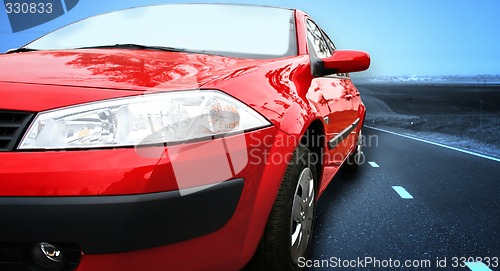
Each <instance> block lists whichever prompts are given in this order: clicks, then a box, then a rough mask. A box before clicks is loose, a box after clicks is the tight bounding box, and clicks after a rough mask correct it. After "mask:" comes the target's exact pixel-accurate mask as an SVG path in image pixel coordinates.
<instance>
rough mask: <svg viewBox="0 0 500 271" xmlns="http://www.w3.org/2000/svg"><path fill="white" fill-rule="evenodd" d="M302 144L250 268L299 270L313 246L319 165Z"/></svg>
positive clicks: (295, 154)
mask: <svg viewBox="0 0 500 271" xmlns="http://www.w3.org/2000/svg"><path fill="white" fill-rule="evenodd" d="M311 158H312V157H311V152H310V151H309V149H308V148H306V147H303V146H299V147H297V149H296V150H295V152H294V154H293V158H292V161H291V163H290V164H289V165H288V168H287V170H286V173H285V176H284V177H283V180H282V183H281V186H280V189H279V191H278V195H277V197H276V201H275V203H274V205H273V208H272V210H271V214H270V215H269V219H268V222H267V225H266V228H265V232H264V236H263V237H262V240H261V242H260V244H259V247H258V249H257V252H256V254H255V256H254V258H253V259H252V261H251V262H250V264H249V265H248V266H247V267H248V268H247V269H250V270H299V269H300V268H299V259H300V258H301V257H306V256H307V254H308V252H309V247H310V245H311V239H312V233H313V227H314V218H315V209H316V183H317V182H316V178H317V176H316V167H315V165H314V164H312V163H311V161H312V159H311Z"/></svg>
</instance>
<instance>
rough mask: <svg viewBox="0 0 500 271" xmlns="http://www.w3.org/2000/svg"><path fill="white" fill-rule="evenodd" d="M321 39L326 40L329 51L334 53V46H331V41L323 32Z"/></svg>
mask: <svg viewBox="0 0 500 271" xmlns="http://www.w3.org/2000/svg"><path fill="white" fill-rule="evenodd" d="M323 37H324V38H325V40H326V43H327V44H328V46H329V47H330V50H331V51H332V53H333V51H335V50H336V49H337V48H336V47H335V44H333V42H332V40H331V39H330V38H329V37H328V35H327V34H326V33H325V32H323Z"/></svg>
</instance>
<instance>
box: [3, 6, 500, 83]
mask: <svg viewBox="0 0 500 271" xmlns="http://www.w3.org/2000/svg"><path fill="white" fill-rule="evenodd" d="M7 2H14V0H12V1H11V0H4V3H7ZM34 2H39V1H34ZM173 2H176V3H179V2H214V1H203V0H201V1H200V0H199V1H167V0H163V1H160V0H107V1H102V0H101V1H98V0H80V2H79V3H78V5H77V6H76V7H75V8H74V9H72V10H70V11H69V12H68V13H66V14H64V15H63V16H61V17H59V18H56V19H54V20H52V21H50V22H47V23H45V24H42V25H40V26H37V27H34V28H31V29H28V30H24V31H21V32H17V33H12V30H11V28H10V25H9V21H8V19H7V14H6V11H5V9H4V8H3V7H2V8H0V52H4V51H6V50H7V49H9V48H15V47H19V46H21V45H23V44H25V43H27V42H29V41H30V40H32V39H34V38H36V37H38V36H41V35H43V34H45V33H47V32H50V31H52V30H54V29H57V28H58V27H61V26H63V25H65V24H68V23H71V22H74V21H76V20H80V19H83V18H86V17H89V16H92V15H95V14H100V13H103V12H108V11H113V10H118V9H123V8H127V7H133V6H143V5H149V4H159V3H173ZM215 2H218V3H226V2H230V3H250V4H265V5H273V6H282V7H290V8H299V9H302V10H304V11H306V12H307V13H309V15H311V17H312V18H313V19H315V21H316V22H317V23H318V24H319V25H320V26H321V27H322V28H323V29H324V30H325V31H326V32H327V33H328V35H329V36H330V37H331V38H332V39H333V40H334V42H335V43H336V45H337V47H338V48H342V49H360V50H365V51H368V52H369V53H370V54H371V56H372V67H371V68H370V70H369V71H367V72H364V74H365V75H413V74H415V75H477V74H495V75H496V74H500V30H499V27H500V1H497V0H482V1H463V0H439V1H436V0H434V1H431V0H407V1H401V0H377V1H373V0H349V1H336V0H268V1H260V0H258V1H241V0H233V1H224V0H215ZM0 3H1V2H0Z"/></svg>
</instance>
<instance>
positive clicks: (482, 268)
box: [465, 262, 492, 271]
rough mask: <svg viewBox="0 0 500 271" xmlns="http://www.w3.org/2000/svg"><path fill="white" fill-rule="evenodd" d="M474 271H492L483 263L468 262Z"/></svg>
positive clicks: (468, 265)
mask: <svg viewBox="0 0 500 271" xmlns="http://www.w3.org/2000/svg"><path fill="white" fill-rule="evenodd" d="M465 265H467V267H469V269H470V270H472V271H492V270H491V269H490V268H489V267H488V266H487V265H486V264H484V263H482V262H467V263H465Z"/></svg>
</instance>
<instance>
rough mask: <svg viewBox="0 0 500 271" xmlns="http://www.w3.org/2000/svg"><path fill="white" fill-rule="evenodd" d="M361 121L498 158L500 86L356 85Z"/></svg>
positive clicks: (499, 147) (499, 141)
mask: <svg viewBox="0 0 500 271" xmlns="http://www.w3.org/2000/svg"><path fill="white" fill-rule="evenodd" d="M356 86H357V88H358V90H359V91H360V92H361V97H362V99H363V102H364V104H365V105H366V108H367V116H366V124H368V125H371V126H376V127H381V128H389V129H390V130H397V131H399V132H402V133H407V134H412V135H417V136H419V137H424V138H428V139H430V140H432V141H437V142H441V143H445V144H449V145H453V146H455V147H459V148H463V149H468V150H472V151H475V152H481V153H484V154H487V155H492V156H496V157H497V158H500V140H498V135H499V134H500V86H499V85H490V86H483V85H478V86H468V85H444V84H442V85H412V84H396V83H393V84H356Z"/></svg>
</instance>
